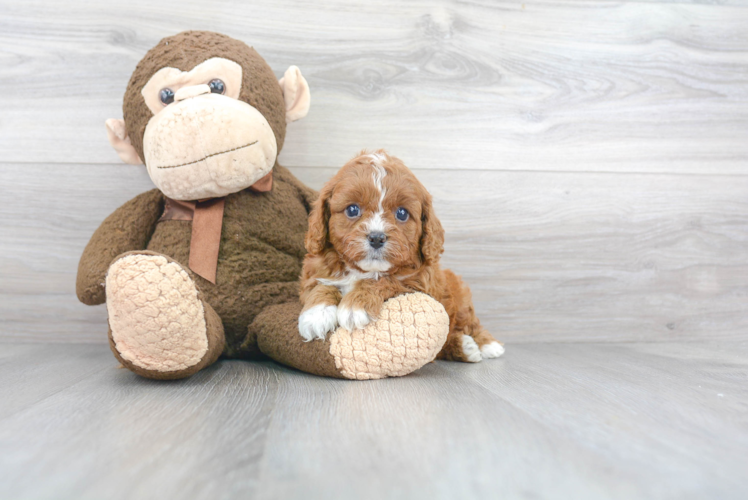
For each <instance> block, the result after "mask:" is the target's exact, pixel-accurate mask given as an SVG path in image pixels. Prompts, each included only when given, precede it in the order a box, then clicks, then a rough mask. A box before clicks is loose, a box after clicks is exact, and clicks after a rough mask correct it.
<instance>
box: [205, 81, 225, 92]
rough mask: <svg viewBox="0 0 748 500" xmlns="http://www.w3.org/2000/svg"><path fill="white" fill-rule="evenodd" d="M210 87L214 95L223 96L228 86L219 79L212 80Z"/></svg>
mask: <svg viewBox="0 0 748 500" xmlns="http://www.w3.org/2000/svg"><path fill="white" fill-rule="evenodd" d="M208 87H210V91H211V92H212V93H214V94H223V93H224V92H225V91H226V85H224V83H223V82H222V81H221V80H219V79H218V78H216V79H215V80H211V81H210V83H209V84H208Z"/></svg>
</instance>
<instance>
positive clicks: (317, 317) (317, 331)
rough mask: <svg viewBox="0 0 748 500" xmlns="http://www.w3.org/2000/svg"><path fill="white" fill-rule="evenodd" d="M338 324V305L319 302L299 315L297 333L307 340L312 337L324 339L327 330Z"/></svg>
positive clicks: (329, 330) (332, 329) (333, 328)
mask: <svg viewBox="0 0 748 500" xmlns="http://www.w3.org/2000/svg"><path fill="white" fill-rule="evenodd" d="M337 326H338V306H326V305H324V304H320V305H318V306H313V307H310V308H309V309H307V310H306V311H304V312H302V313H301V315H300V316H299V333H300V334H301V336H302V337H303V338H304V340H306V341H307V342H309V341H310V340H313V339H322V340H325V336H326V335H327V332H332V331H334V330H335V328H336V327H337Z"/></svg>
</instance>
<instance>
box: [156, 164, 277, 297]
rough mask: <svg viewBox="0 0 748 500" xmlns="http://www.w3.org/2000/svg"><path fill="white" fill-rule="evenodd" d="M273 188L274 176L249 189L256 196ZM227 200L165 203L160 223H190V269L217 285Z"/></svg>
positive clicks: (269, 176)
mask: <svg viewBox="0 0 748 500" xmlns="http://www.w3.org/2000/svg"><path fill="white" fill-rule="evenodd" d="M272 187H273V172H272V171H270V173H269V174H267V175H266V176H265V177H263V178H262V179H260V180H259V181H257V182H255V183H254V184H252V186H250V188H249V189H251V190H252V191H257V192H261V193H262V192H266V191H270V189H271V188H272ZM225 206H226V198H225V197H224V198H209V199H207V200H198V201H177V200H172V199H170V198H167V199H166V204H165V205H164V214H163V215H162V216H161V218H160V219H159V222H161V221H165V220H187V221H189V220H191V221H192V237H191V239H190V260H189V266H190V269H192V271H193V272H194V273H195V274H197V275H199V276H202V277H203V278H205V279H206V280H208V281H210V282H211V283H213V284H214V285H215V284H216V272H217V269H218V250H219V249H220V246H221V229H222V228H223V210H224V208H225Z"/></svg>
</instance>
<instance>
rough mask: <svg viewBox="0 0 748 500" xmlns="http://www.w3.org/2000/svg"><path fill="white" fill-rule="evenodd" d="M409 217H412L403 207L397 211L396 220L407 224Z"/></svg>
mask: <svg viewBox="0 0 748 500" xmlns="http://www.w3.org/2000/svg"><path fill="white" fill-rule="evenodd" d="M408 217H410V214H409V213H408V211H407V210H405V209H404V208H403V207H400V208H398V209H397V210H395V218H396V219H397V220H399V221H400V222H405V221H406V220H408Z"/></svg>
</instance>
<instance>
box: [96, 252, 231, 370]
mask: <svg viewBox="0 0 748 500" xmlns="http://www.w3.org/2000/svg"><path fill="white" fill-rule="evenodd" d="M106 304H107V312H108V313H109V338H110V345H111V348H112V351H113V352H114V355H115V356H116V357H117V358H118V359H119V360H120V362H122V364H123V365H125V366H126V367H127V368H129V369H130V370H132V371H134V372H135V373H138V374H139V375H143V376H145V377H148V378H157V379H175V378H183V377H187V376H189V375H192V374H193V373H195V372H197V371H198V370H200V369H202V368H203V367H205V366H208V365H209V364H211V363H213V362H214V361H215V360H216V359H217V358H218V356H219V355H220V354H221V351H222V350H223V345H224V336H223V325H222V323H221V320H220V318H218V316H217V315H216V313H215V312H214V311H213V309H212V308H211V307H210V305H208V304H207V303H206V302H204V301H203V299H202V294H201V293H200V290H199V289H198V287H197V285H196V284H195V282H194V281H193V280H192V278H190V276H189V274H188V273H187V271H186V270H185V269H184V268H183V267H182V266H181V265H180V264H179V263H177V262H175V261H173V260H171V259H169V258H168V257H166V256H164V255H160V254H153V253H127V254H124V255H122V256H120V257H118V258H117V259H115V261H114V262H113V263H112V265H111V266H110V267H109V272H108V273H107V277H106Z"/></svg>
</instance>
